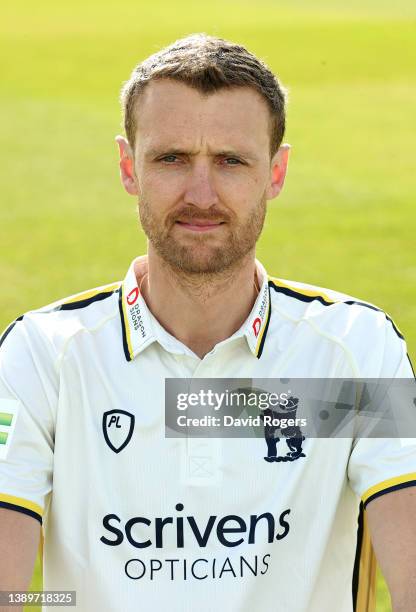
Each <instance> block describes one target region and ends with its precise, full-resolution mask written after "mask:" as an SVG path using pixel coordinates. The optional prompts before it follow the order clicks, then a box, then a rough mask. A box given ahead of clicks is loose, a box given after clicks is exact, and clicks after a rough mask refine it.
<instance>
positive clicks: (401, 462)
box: [348, 318, 416, 507]
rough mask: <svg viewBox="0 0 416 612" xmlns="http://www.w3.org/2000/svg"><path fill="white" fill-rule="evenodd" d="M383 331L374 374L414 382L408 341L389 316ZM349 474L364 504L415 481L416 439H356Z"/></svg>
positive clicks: (353, 486)
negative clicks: (381, 350) (381, 353)
mask: <svg viewBox="0 0 416 612" xmlns="http://www.w3.org/2000/svg"><path fill="white" fill-rule="evenodd" d="M383 333H384V334H385V337H384V356H383V360H382V365H381V371H380V372H378V374H377V375H375V374H373V376H377V377H378V378H379V379H382V378H385V379H395V378H407V379H409V384H412V385H413V384H414V371H413V368H412V365H411V363H410V359H409V356H408V354H407V349H406V343H405V341H404V339H403V337H402V335H401V333H400V332H399V331H398V329H397V328H396V327H395V326H394V324H392V322H391V321H390V319H388V318H386V324H385V327H384V330H383ZM415 411H416V408H415ZM411 435H414V432H412V433H411ZM348 478H349V481H350V485H351V487H352V488H353V490H354V491H355V493H356V494H357V495H358V496H359V497H360V498H361V500H362V502H363V504H364V507H366V505H367V504H368V503H369V502H370V501H371V500H373V499H375V498H377V497H379V496H380V495H384V494H386V493H389V492H390V491H396V490H398V489H402V488H405V487H410V486H414V485H416V440H415V439H414V438H399V437H396V438H393V437H392V438H364V437H363V438H360V439H358V440H356V441H355V444H354V445H353V450H352V452H351V455H350V459H349V464H348Z"/></svg>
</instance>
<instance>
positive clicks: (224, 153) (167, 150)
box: [145, 146, 258, 161]
mask: <svg viewBox="0 0 416 612" xmlns="http://www.w3.org/2000/svg"><path fill="white" fill-rule="evenodd" d="M160 155H189V156H191V157H192V156H193V155H196V153H195V152H194V151H187V150H185V149H180V148H176V147H168V146H167V147H152V148H150V149H148V150H147V151H146V153H145V157H146V158H149V159H150V158H155V157H159V156H160ZM210 155H211V157H242V158H244V159H247V160H250V161H257V160H258V157H257V156H256V155H254V154H253V153H252V152H250V151H246V150H243V149H241V150H237V149H221V150H218V151H214V152H212V153H211V154H210Z"/></svg>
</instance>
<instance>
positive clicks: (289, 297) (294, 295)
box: [268, 276, 403, 338]
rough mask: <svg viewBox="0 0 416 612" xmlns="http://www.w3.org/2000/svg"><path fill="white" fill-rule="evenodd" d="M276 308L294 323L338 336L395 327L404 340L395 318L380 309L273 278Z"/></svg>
mask: <svg viewBox="0 0 416 612" xmlns="http://www.w3.org/2000/svg"><path fill="white" fill-rule="evenodd" d="M268 278H269V287H270V294H271V300H272V305H273V307H274V308H275V309H277V310H278V311H279V312H280V314H281V315H282V316H283V317H286V318H287V319H290V320H292V321H293V322H299V321H308V322H309V323H311V324H312V325H314V326H315V327H316V329H317V330H322V331H325V332H327V333H332V334H333V335H334V336H338V335H339V336H344V335H345V334H347V333H354V332H355V333H358V334H360V333H364V332H367V334H368V333H370V330H374V331H375V332H376V331H377V330H378V331H380V330H381V329H385V328H386V326H387V327H388V328H391V329H392V331H394V332H395V334H396V335H398V336H399V337H401V338H402V337H403V336H402V333H401V332H400V330H399V328H398V327H397V325H396V324H395V323H394V321H393V319H392V318H391V317H390V316H389V314H387V313H386V312H385V311H384V310H383V309H382V308H380V307H379V306H377V305H375V304H373V303H371V302H368V301H366V300H363V299H361V298H358V297H355V296H353V295H350V294H347V293H343V292H341V291H336V290H334V289H329V288H327V287H321V286H318V285H312V284H310V283H304V282H299V281H292V280H286V279H281V278H276V277H272V276H269V277H268Z"/></svg>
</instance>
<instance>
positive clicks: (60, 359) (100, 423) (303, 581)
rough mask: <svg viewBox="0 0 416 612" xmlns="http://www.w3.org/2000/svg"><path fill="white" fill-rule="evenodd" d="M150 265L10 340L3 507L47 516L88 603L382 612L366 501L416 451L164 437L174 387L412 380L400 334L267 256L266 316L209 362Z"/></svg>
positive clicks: (255, 316) (28, 319)
mask: <svg viewBox="0 0 416 612" xmlns="http://www.w3.org/2000/svg"><path fill="white" fill-rule="evenodd" d="M145 269H146V258H145V257H144V258H138V259H137V260H135V261H134V262H133V263H132V265H131V266H130V269H129V271H128V273H127V276H126V278H125V280H124V281H123V282H117V283H114V284H111V285H107V286H104V287H99V288H97V289H93V290H92V291H87V292H85V293H81V294H78V295H75V296H72V297H69V298H67V299H66V300H63V301H61V302H57V303H54V304H52V305H50V306H47V307H45V308H41V309H39V310H36V311H31V312H28V313H26V314H25V315H24V316H23V317H19V319H17V320H16V321H15V322H14V323H13V324H12V325H11V326H10V327H9V328H8V330H6V332H5V334H4V336H3V338H2V344H1V349H0V442H1V443H0V506H2V507H5V508H11V509H13V510H16V511H19V512H23V513H26V514H29V515H31V516H33V517H34V518H35V519H37V520H39V521H41V522H42V523H43V526H42V529H43V531H44V559H43V563H44V589H45V590H59V589H63V590H76V592H77V608H76V609H77V610H80V611H82V612H121V611H123V612H124V611H125V612H133V611H134V612H136V611H140V612H155V611H157V612H160V611H162V610H169V611H170V612H188V611H189V612H195V610H198V612H218V610H227V611H228V612H253V611H256V610H276V611H279V612H333V611H334V610H337V612H352V610H353V601H355V605H356V609H357V610H363V609H366V607H365V606H366V604H364V603H363V602H364V601H366V600H367V598H368V597H370V598H371V588H370V586H369V582H371V581H372V579H373V577H374V576H373V574H372V573H371V571H370V564H371V560H372V556H371V548H370V546H369V542H368V535H367V534H366V521H365V512H364V511H363V507H364V505H365V504H366V503H368V502H371V500H372V499H374V498H376V497H377V496H379V495H382V494H385V493H388V492H389V491H393V490H396V489H398V488H402V487H406V486H410V485H414V484H416V452H415V447H414V446H412V445H407V446H406V445H401V443H400V440H398V439H396V440H395V439H361V440H358V441H356V440H351V439H348V438H346V439H308V438H306V439H305V440H304V442H303V448H302V450H303V452H302V455H301V456H299V457H298V458H297V459H296V460H292V461H271V462H268V461H265V460H264V458H265V455H266V444H265V440H264V439H259V438H257V439H246V438H245V439H200V438H199V439H197V438H188V439H170V438H165V422H164V416H165V415H164V383H165V378H176V377H192V378H219V377H227V378H275V377H276V378H277V377H280V378H281V377H286V376H287V377H299V378H302V377H303V378H309V377H312V378H313V377H340V378H341V377H362V378H366V377H372V378H377V377H386V378H394V377H411V376H412V370H411V366H410V363H409V360H408V357H407V354H406V346H405V343H404V341H403V338H402V336H401V334H400V332H399V331H398V330H397V328H396V327H395V326H394V324H393V322H392V321H391V320H390V319H389V318H388V317H387V316H386V315H385V313H384V312H382V311H380V310H378V309H376V308H375V307H373V306H372V305H369V304H366V303H362V302H357V301H356V300H354V298H351V297H349V296H346V295H343V294H339V293H336V292H333V291H329V290H326V289H325V290H323V289H321V288H318V287H313V286H310V285H305V284H301V283H295V282H289V281H281V280H278V279H272V278H270V277H268V276H267V274H266V272H265V271H264V269H263V267H262V266H261V264H260V263H259V262H257V269H258V275H259V280H260V283H261V289H260V293H259V295H258V298H257V301H256V303H255V304H254V306H253V309H252V312H251V313H250V315H249V317H248V318H247V320H246V322H245V323H244V325H243V326H242V327H241V328H240V329H239V330H238V331H237V332H236V333H235V334H233V335H232V336H231V337H230V338H228V339H227V340H224V341H222V342H220V343H218V344H217V345H216V346H215V347H214V348H213V350H212V351H210V352H209V353H208V354H207V355H205V357H204V358H203V359H199V358H198V357H197V356H196V355H195V354H194V353H193V352H192V351H191V350H190V349H189V348H187V347H186V346H185V345H184V344H182V343H181V342H179V341H178V340H177V339H175V338H174V337H173V336H172V335H170V334H169V333H168V332H167V331H166V330H164V329H163V328H162V327H161V325H160V324H159V323H158V322H157V320H156V319H155V318H154V317H153V316H152V314H151V313H150V311H149V310H148V308H147V306H146V304H145V302H144V300H143V297H142V295H141V294H140V292H139V289H138V282H137V277H141V275H142V274H143V272H144V270H145ZM136 273H137V276H136ZM201 324H203V322H201ZM277 449H278V452H279V453H281V454H282V455H286V451H287V450H288V449H287V448H286V447H285V445H284V444H283V442H282V441H281V442H279V443H278V447H277ZM369 588H370V593H369ZM45 609H46V610H54V609H55V608H52V607H49V608H45ZM61 609H62V608H58V607H57V608H56V610H61Z"/></svg>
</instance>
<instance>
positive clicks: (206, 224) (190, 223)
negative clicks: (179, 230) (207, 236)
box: [176, 218, 225, 232]
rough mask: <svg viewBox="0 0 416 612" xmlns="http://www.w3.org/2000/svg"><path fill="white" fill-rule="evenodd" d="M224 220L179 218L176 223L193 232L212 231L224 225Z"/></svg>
mask: <svg viewBox="0 0 416 612" xmlns="http://www.w3.org/2000/svg"><path fill="white" fill-rule="evenodd" d="M224 223H225V222H224V221H214V220H212V219H195V218H193V219H189V220H177V221H176V225H180V226H181V227H183V228H184V229H186V230H189V231H192V232H210V231H213V230H216V229H218V228H219V227H221V226H222V225H224Z"/></svg>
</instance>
